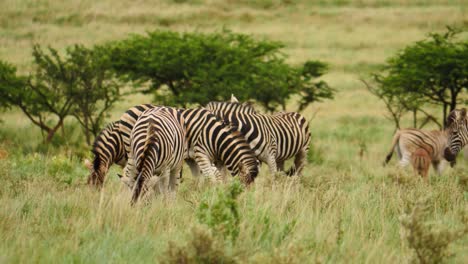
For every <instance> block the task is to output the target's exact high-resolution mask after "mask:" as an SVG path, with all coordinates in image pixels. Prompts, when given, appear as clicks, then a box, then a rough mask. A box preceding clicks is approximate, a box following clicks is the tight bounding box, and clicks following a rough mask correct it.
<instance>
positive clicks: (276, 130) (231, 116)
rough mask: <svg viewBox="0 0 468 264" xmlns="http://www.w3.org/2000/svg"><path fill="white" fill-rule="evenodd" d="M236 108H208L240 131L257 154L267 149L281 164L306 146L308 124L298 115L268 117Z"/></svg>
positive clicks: (216, 104) (226, 105) (217, 104)
mask: <svg viewBox="0 0 468 264" xmlns="http://www.w3.org/2000/svg"><path fill="white" fill-rule="evenodd" d="M238 105H239V104H235V103H229V102H214V103H209V104H208V105H207V108H208V109H209V110H210V111H212V112H213V113H215V114H216V115H217V116H219V117H221V118H223V119H225V120H226V121H227V122H229V123H231V124H232V125H233V126H234V127H236V128H237V130H239V131H240V132H242V134H244V135H245V137H246V138H247V141H248V142H250V143H251V147H252V149H253V150H254V151H255V153H256V155H260V153H262V152H263V151H265V150H266V149H270V151H271V152H273V153H275V157H276V159H277V160H279V161H282V160H286V159H288V158H290V157H292V156H293V155H294V154H295V153H297V152H298V151H299V150H301V149H303V148H307V147H308V145H309V143H310V131H309V124H308V122H307V121H306V119H305V118H304V117H303V116H302V115H300V114H299V113H295V112H281V113H277V114H274V115H267V114H261V113H255V112H251V111H249V109H245V108H239V107H238ZM233 110H237V111H233Z"/></svg>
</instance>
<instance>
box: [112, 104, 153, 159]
mask: <svg viewBox="0 0 468 264" xmlns="http://www.w3.org/2000/svg"><path fill="white" fill-rule="evenodd" d="M154 107H156V106H154V105H152V104H141V105H136V106H133V107H131V108H129V109H128V110H127V111H125V113H124V114H123V115H122V116H121V117H120V119H119V121H120V124H121V125H120V127H119V129H120V133H121V135H122V139H123V143H124V148H125V151H126V153H130V134H131V132H132V129H133V127H134V126H135V123H136V122H137V120H138V118H139V117H140V116H141V114H142V113H143V112H144V111H146V110H148V109H151V108H154Z"/></svg>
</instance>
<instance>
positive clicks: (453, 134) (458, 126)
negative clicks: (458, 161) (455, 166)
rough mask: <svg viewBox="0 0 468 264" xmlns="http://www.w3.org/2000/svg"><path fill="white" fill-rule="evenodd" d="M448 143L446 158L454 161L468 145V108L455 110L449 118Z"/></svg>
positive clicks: (445, 152)
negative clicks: (467, 111) (467, 110)
mask: <svg viewBox="0 0 468 264" xmlns="http://www.w3.org/2000/svg"><path fill="white" fill-rule="evenodd" d="M447 131H448V141H447V148H446V149H445V151H444V157H445V158H446V159H447V160H448V161H454V160H455V157H456V156H457V154H458V152H460V151H461V150H462V148H463V147H464V146H466V145H467V144H468V117H467V115H466V108H462V109H455V110H453V111H452V112H450V114H449V116H448V118H447Z"/></svg>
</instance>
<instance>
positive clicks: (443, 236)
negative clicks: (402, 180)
mask: <svg viewBox="0 0 468 264" xmlns="http://www.w3.org/2000/svg"><path fill="white" fill-rule="evenodd" d="M430 211H431V209H430V203H429V199H427V198H426V199H420V200H419V201H417V202H416V203H415V204H411V205H410V206H409V207H408V208H407V209H406V212H405V214H404V215H402V216H401V217H400V222H401V225H402V227H403V232H404V234H403V235H404V237H405V238H406V240H407V241H408V246H409V247H410V248H411V249H412V250H413V251H414V253H415V260H417V262H419V263H441V262H443V261H444V260H446V259H447V258H449V257H450V256H451V254H450V253H449V252H448V246H449V245H450V243H452V242H454V241H455V240H457V239H459V238H461V237H462V236H463V235H465V234H466V233H468V224H467V223H468V222H467V221H466V220H467V219H466V216H465V215H463V216H462V218H463V219H462V221H463V223H464V224H465V226H464V228H462V229H459V230H455V231H452V230H449V229H442V228H437V227H436V226H434V225H433V224H431V223H428V222H427V219H428V217H429V214H430Z"/></svg>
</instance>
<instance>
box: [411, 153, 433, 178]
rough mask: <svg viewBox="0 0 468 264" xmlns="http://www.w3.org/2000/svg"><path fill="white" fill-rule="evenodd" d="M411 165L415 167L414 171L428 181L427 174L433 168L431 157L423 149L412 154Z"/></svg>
mask: <svg viewBox="0 0 468 264" xmlns="http://www.w3.org/2000/svg"><path fill="white" fill-rule="evenodd" d="M411 164H412V165H413V169H414V171H415V172H416V173H417V174H419V175H421V177H422V178H423V179H425V180H426V181H427V180H428V177H427V173H428V172H429V167H430V166H431V156H430V155H429V153H428V152H427V151H426V150H425V149H423V148H418V149H416V150H415V151H414V152H413V153H412V154H411Z"/></svg>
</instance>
